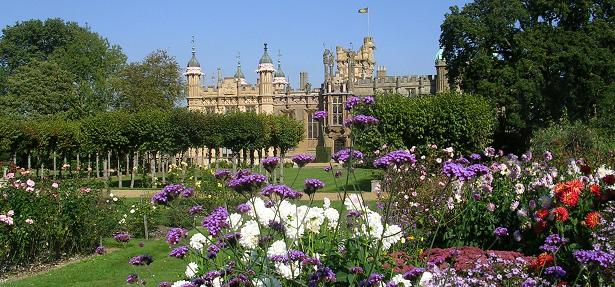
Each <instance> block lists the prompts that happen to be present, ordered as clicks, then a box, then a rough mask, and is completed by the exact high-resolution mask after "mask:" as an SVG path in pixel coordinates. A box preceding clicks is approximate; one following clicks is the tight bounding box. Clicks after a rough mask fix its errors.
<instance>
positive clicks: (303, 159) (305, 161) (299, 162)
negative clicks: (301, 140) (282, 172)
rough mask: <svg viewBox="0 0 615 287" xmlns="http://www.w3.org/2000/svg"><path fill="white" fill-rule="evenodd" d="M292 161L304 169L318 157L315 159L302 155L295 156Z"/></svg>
mask: <svg viewBox="0 0 615 287" xmlns="http://www.w3.org/2000/svg"><path fill="white" fill-rule="evenodd" d="M291 159H292V161H293V162H294V163H296V164H297V165H298V166H299V167H304V166H305V165H306V164H308V163H310V162H312V161H314V159H316V157H314V156H313V155H309V154H305V153H301V154H298V155H295V156H293V157H292V158H291Z"/></svg>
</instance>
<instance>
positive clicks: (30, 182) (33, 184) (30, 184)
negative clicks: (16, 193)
mask: <svg viewBox="0 0 615 287" xmlns="http://www.w3.org/2000/svg"><path fill="white" fill-rule="evenodd" d="M26 184H27V185H28V186H29V187H34V186H35V185H36V183H34V180H31V179H28V180H27V181H26Z"/></svg>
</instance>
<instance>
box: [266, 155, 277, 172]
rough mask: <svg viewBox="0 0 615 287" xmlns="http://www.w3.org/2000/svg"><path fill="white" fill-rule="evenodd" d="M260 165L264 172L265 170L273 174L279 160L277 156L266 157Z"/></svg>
mask: <svg viewBox="0 0 615 287" xmlns="http://www.w3.org/2000/svg"><path fill="white" fill-rule="evenodd" d="M262 164H263V167H264V168H265V170H267V171H268V172H273V170H275V168H276V167H277V166H278V164H280V158H279V157H277V156H271V157H267V158H265V159H263V161H262Z"/></svg>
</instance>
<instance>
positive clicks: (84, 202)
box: [0, 170, 112, 273]
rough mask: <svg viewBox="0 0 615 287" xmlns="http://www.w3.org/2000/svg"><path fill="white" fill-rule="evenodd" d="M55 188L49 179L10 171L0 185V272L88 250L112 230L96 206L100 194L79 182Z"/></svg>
mask: <svg viewBox="0 0 615 287" xmlns="http://www.w3.org/2000/svg"><path fill="white" fill-rule="evenodd" d="M56 184H59V186H58V187H57V188H55V187H54V186H55V184H54V183H53V182H50V181H34V180H32V179H30V178H29V177H28V172H27V171H23V170H21V172H19V171H18V172H16V173H15V172H13V171H9V173H7V181H6V182H4V183H3V185H2V188H1V189H0V215H5V216H6V215H8V214H9V213H11V214H13V215H12V222H11V224H7V223H6V222H0V258H1V260H0V273H1V272H5V271H8V270H9V269H12V268H15V267H17V266H23V265H29V264H32V263H36V262H46V261H53V260H57V259H60V258H62V257H65V256H70V255H73V254H83V253H91V252H92V251H93V250H94V248H95V247H96V246H97V244H98V242H99V241H100V239H101V238H102V237H103V236H108V235H109V234H110V230H109V225H110V224H108V223H109V222H110V221H111V220H112V219H111V218H110V217H109V214H107V213H105V212H104V210H103V209H99V208H98V206H99V203H100V196H99V192H98V191H96V190H93V189H90V188H87V187H86V186H84V185H81V184H80V182H79V181H77V180H75V181H66V182H61V183H56Z"/></svg>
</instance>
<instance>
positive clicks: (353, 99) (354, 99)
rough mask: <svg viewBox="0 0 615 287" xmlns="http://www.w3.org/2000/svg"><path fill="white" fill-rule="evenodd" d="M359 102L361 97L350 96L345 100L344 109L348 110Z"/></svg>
mask: <svg viewBox="0 0 615 287" xmlns="http://www.w3.org/2000/svg"><path fill="white" fill-rule="evenodd" d="M360 103H361V99H360V98H359V97H356V96H350V97H348V99H347V100H346V110H347V111H350V110H352V109H353V108H354V107H356V106H358V105H359V104H360Z"/></svg>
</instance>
